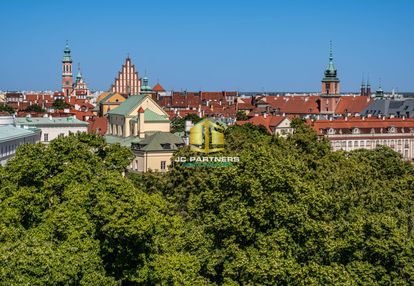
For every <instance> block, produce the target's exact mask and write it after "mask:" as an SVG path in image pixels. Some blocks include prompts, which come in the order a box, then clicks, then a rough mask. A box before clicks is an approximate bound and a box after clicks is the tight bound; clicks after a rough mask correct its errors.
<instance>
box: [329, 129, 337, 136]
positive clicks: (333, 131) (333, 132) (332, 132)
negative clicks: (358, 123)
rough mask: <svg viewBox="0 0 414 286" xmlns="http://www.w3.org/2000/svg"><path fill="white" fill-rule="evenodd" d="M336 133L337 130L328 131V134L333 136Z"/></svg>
mask: <svg viewBox="0 0 414 286" xmlns="http://www.w3.org/2000/svg"><path fill="white" fill-rule="evenodd" d="M335 133H336V131H335V129H334V128H329V129H328V134H330V135H333V134H335Z"/></svg>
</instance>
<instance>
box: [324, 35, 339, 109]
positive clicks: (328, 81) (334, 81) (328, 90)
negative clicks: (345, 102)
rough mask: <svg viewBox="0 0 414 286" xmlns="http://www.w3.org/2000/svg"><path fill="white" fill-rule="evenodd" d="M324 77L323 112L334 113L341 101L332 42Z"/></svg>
mask: <svg viewBox="0 0 414 286" xmlns="http://www.w3.org/2000/svg"><path fill="white" fill-rule="evenodd" d="M324 75H325V76H324V78H323V79H322V93H321V102H320V113H321V114H334V113H335V109H336V106H337V105H338V103H339V98H340V94H339V79H338V77H337V73H336V68H335V66H334V63H333V56H332V42H331V43H330V51H329V64H328V67H327V69H326V70H325V73H324Z"/></svg>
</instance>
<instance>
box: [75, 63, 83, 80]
mask: <svg viewBox="0 0 414 286" xmlns="http://www.w3.org/2000/svg"><path fill="white" fill-rule="evenodd" d="M81 78H82V73H81V69H80V63H78V74H77V75H76V80H80V79H81Z"/></svg>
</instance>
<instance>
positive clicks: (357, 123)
mask: <svg viewBox="0 0 414 286" xmlns="http://www.w3.org/2000/svg"><path fill="white" fill-rule="evenodd" d="M307 123H308V124H309V125H310V126H311V127H312V128H313V129H314V130H315V131H316V132H317V133H318V134H320V135H322V134H323V130H325V129H330V128H333V129H344V130H345V129H347V130H351V129H353V128H358V129H386V128H390V127H396V128H403V127H404V128H413V129H414V118H410V119H403V118H374V117H370V118H361V117H351V118H341V119H334V120H316V121H312V120H308V121H307Z"/></svg>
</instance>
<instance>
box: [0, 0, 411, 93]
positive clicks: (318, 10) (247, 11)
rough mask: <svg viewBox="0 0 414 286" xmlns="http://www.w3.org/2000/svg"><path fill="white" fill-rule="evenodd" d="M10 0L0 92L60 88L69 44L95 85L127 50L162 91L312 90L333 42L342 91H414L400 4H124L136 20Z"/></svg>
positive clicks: (110, 10) (111, 9) (107, 81)
mask: <svg viewBox="0 0 414 286" xmlns="http://www.w3.org/2000/svg"><path fill="white" fill-rule="evenodd" d="M16 2H17V3H8V4H4V3H2V4H0V5H1V6H2V8H3V9H2V10H3V11H9V13H7V14H6V15H4V16H3V17H2V18H1V19H0V24H1V25H2V26H3V27H4V29H2V32H1V34H2V36H3V38H4V39H8V41H7V42H6V44H5V45H2V46H0V62H1V63H2V64H1V65H0V75H1V77H0V90H24V89H26V90H59V89H60V82H61V73H60V72H61V60H62V55H63V49H64V47H65V42H66V40H68V41H69V46H70V48H71V50H72V56H73V61H74V67H76V66H77V64H78V63H79V62H80V64H81V67H82V72H83V76H84V78H85V80H86V82H87V83H88V85H89V86H90V87H91V89H95V90H108V89H109V88H110V85H111V83H112V82H113V79H114V77H115V76H116V73H117V71H118V69H119V66H120V65H121V64H122V63H123V62H124V60H125V58H126V57H127V55H128V54H129V55H130V57H131V59H132V61H133V63H134V64H135V65H136V67H137V69H138V71H139V76H140V77H142V76H144V75H147V76H148V77H149V78H150V83H151V84H152V85H155V83H156V82H157V80H159V82H160V83H161V84H162V85H163V86H164V87H165V88H166V89H168V90H239V91H261V90H264V91H313V92H318V91H320V81H321V79H322V77H323V71H324V70H325V69H326V67H327V65H328V56H329V41H330V40H332V42H333V53H334V61H335V65H336V68H337V69H338V77H339V78H340V79H341V82H342V90H343V91H358V90H359V87H360V84H361V79H362V76H363V74H364V75H365V78H367V77H368V76H369V78H370V81H371V85H372V87H373V89H374V90H375V89H376V88H377V86H378V81H379V78H381V81H382V86H383V88H384V89H386V90H391V89H397V90H398V91H401V92H404V91H414V83H413V81H412V79H413V77H414V59H413V55H412V52H411V51H412V50H413V37H412V33H413V32H412V31H410V27H412V26H413V24H414V20H412V19H410V17H409V11H410V9H411V8H413V6H414V5H413V4H412V3H410V2H409V1H397V2H398V3H395V2H391V1H382V2H381V3H376V2H374V1H364V3H360V4H357V5H355V4H356V2H355V1H348V3H340V4H332V3H330V2H326V1H318V2H317V3H306V2H305V1H292V2H289V3H282V2H278V3H270V2H269V1H258V2H257V3H256V2H255V3H250V2H248V1H237V2H235V1H227V2H226V3H219V2H217V1H210V2H202V3H197V4H196V3H192V2H189V1H179V2H177V3H174V4H171V3H169V2H166V1H157V2H156V3H155V4H154V3H152V4H149V3H146V2H142V1H138V3H135V2H130V1H123V2H122V5H121V6H122V7H124V8H125V7H129V8H130V9H129V11H136V17H135V14H131V15H129V16H123V15H120V13H119V12H120V11H121V8H120V7H118V6H116V5H115V4H113V5H100V6H99V5H98V2H95V1H87V3H85V4H82V5H79V2H78V5H76V2H74V4H73V5H74V7H78V8H79V7H80V8H81V9H67V6H65V5H63V4H61V3H54V2H51V1H40V2H39V3H36V4H32V3H29V2H26V1H16ZM24 3H26V5H24ZM358 3H359V2H358ZM236 4H237V5H236ZM103 6H105V7H103ZM21 7H23V8H21ZM65 8H66V9H65ZM62 11H63V14H62ZM200 11H202V12H203V13H200ZM15 15H19V17H15ZM62 15H63V16H62ZM65 15H67V16H68V17H65ZM110 15H111V16H112V17H111V16H110ZM397 15H398V16H397ZM53 23H57V24H53ZM7 43H11V44H12V45H13V46H12V47H11V46H10V45H9V44H7ZM74 73H76V70H75V69H74ZM23 79H24V80H23Z"/></svg>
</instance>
